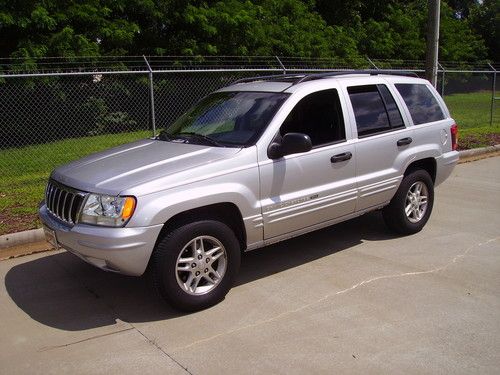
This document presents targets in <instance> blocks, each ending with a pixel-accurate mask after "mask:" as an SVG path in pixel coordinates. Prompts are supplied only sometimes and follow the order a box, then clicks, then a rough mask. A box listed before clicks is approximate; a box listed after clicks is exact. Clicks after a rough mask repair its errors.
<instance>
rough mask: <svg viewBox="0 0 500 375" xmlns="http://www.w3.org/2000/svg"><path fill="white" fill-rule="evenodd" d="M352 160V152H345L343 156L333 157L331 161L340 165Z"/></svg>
mask: <svg viewBox="0 0 500 375" xmlns="http://www.w3.org/2000/svg"><path fill="white" fill-rule="evenodd" d="M350 158H352V154H351V153H350V152H344V153H342V154H337V155H333V156H332V157H331V158H330V161H331V162H332V163H339V162H341V161H346V160H349V159H350Z"/></svg>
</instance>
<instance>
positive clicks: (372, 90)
mask: <svg viewBox="0 0 500 375" xmlns="http://www.w3.org/2000/svg"><path fill="white" fill-rule="evenodd" d="M347 91H348V92H349V98H350V99H351V103H352V107H353V109H354V116H355V117H356V126H357V128H358V136H359V137H361V136H364V135H368V134H373V133H378V132H381V131H385V130H390V129H391V124H390V122H389V116H388V115H387V111H386V110H385V105H384V101H383V100H382V97H381V95H380V93H379V91H378V88H377V86H376V85H368V86H354V87H349V88H348V89H347Z"/></svg>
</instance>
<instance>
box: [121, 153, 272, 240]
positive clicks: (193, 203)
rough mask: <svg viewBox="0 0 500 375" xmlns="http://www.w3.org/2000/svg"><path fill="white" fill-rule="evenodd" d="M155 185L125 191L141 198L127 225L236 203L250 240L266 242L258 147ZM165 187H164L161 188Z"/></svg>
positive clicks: (146, 224)
mask: <svg viewBox="0 0 500 375" xmlns="http://www.w3.org/2000/svg"><path fill="white" fill-rule="evenodd" d="M154 186H155V187H156V188H157V190H156V191H153V192H150V193H147V194H141V193H142V192H143V191H150V189H151V188H152V186H146V185H144V186H137V187H135V188H133V189H130V190H127V191H124V192H122V194H123V195H135V196H136V197H137V208H136V211H135V213H134V215H133V217H132V219H131V220H130V222H129V223H128V224H127V227H136V226H137V227H142V226H150V225H157V224H164V223H166V222H167V221H168V220H169V219H171V218H172V217H174V216H175V215H177V214H179V213H182V212H185V211H188V210H191V209H195V208H200V207H204V206H208V205H212V204H217V203H232V204H234V205H235V206H236V207H237V208H238V209H239V211H240V213H241V216H242V218H243V222H244V225H245V228H246V232H247V242H248V244H251V243H253V242H258V241H262V238H263V228H262V223H261V220H260V218H261V208H260V205H259V174H258V167H257V155H256V148H255V147H249V148H247V149H245V150H244V151H243V152H241V153H239V154H238V155H237V156H235V157H233V158H230V159H225V160H221V161H218V162H214V163H212V164H211V165H209V166H203V167H198V168H194V169H191V170H190V171H185V172H182V173H179V174H176V175H175V176H171V178H166V179H164V180H163V181H156V182H155V185H154ZM160 186H164V189H158V187H160Z"/></svg>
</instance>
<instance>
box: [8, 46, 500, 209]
mask: <svg viewBox="0 0 500 375" xmlns="http://www.w3.org/2000/svg"><path fill="white" fill-rule="evenodd" d="M498 67H499V66H498V65H495V64H491V65H490V64H482V65H478V64H476V65H475V66H470V65H467V64H465V63H460V62H441V63H440V69H439V82H438V87H437V88H438V90H439V91H440V92H441V94H442V95H443V96H444V98H445V100H446V101H447V102H448V104H449V105H450V107H451V110H452V113H453V111H457V114H458V112H463V111H464V112H467V113H466V114H465V115H464V116H465V117H464V118H468V119H467V121H470V126H499V115H498V113H497V111H495V104H496V100H495V97H496V96H495V95H496V94H495V91H496V87H495V86H496V82H497V79H496V78H497V77H496V74H497V70H498ZM423 68H424V62H423V61H399V60H376V59H370V58H358V59H353V60H349V61H344V60H335V59H304V58H300V59H299V58H290V57H277V56H268V57H260V56H254V57H231V56H226V57H220V56H219V57H197V58H193V57H189V58H188V57H176V56H167V57H165V56H162V57H144V56H136V57H126V58H125V57H112V58H100V59H99V60H96V59H95V58H79V60H67V59H44V60H39V61H32V62H26V61H25V60H13V59H0V175H1V176H2V179H12V181H13V183H14V184H16V183H18V184H22V183H23V181H24V180H25V179H29V178H30V177H29V176H32V175H33V174H36V176H37V178H40V179H45V178H46V177H47V174H48V173H49V171H50V170H51V169H52V168H54V167H55V166H57V165H59V164H61V163H65V162H67V161H69V160H72V159H75V158H78V157H81V156H84V155H86V154H88V153H91V152H95V151H98V150H101V149H104V148H108V147H111V146H115V145H118V144H121V143H125V142H129V141H132V140H135V139H138V138H143V137H146V136H151V135H153V134H156V133H157V132H158V131H159V130H160V129H162V128H165V127H166V126H168V125H169V124H170V123H172V122H173V121H174V120H175V119H176V118H177V117H178V116H179V115H181V114H182V113H184V112H185V111H186V110H187V109H188V108H189V107H190V106H192V105H193V104H194V103H195V102H197V101H198V100H199V99H200V98H202V97H203V96H205V95H207V94H208V93H210V92H212V91H214V90H216V89H218V88H220V87H223V86H226V85H228V84H230V83H231V82H233V81H235V80H237V79H240V78H245V77H250V76H258V75H269V74H281V73H294V72H297V73H299V72H319V71H333V70H352V69H374V70H375V69H393V70H405V71H412V72H416V73H417V74H419V75H420V76H423V74H424V69H423ZM30 173H31V175H30ZM0 194H2V191H1V185H0ZM0 199H1V198H0ZM0 203H1V202H0ZM0 208H1V204H0Z"/></svg>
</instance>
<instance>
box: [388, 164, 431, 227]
mask: <svg viewBox="0 0 500 375" xmlns="http://www.w3.org/2000/svg"><path fill="white" fill-rule="evenodd" d="M419 187H420V193H419V194H417V191H418V188H419ZM425 196H426V197H427V199H426V203H423V201H424V200H423V199H422V198H423V197H425ZM433 204H434V184H433V182H432V179H431V176H430V175H429V173H427V171H425V170H416V171H413V172H411V173H409V174H408V175H406V176H405V177H404V178H403V181H401V185H400V186H399V188H398V191H397V192H396V194H395V195H394V197H393V198H392V200H391V202H390V203H389V205H388V206H386V207H384V209H383V210H382V214H383V217H384V221H385V223H386V224H387V226H388V227H389V228H390V229H391V230H393V231H395V232H397V233H400V234H414V233H417V232H420V231H421V230H422V228H423V227H424V226H425V224H426V223H427V221H428V220H429V217H430V215H431V212H432V206H433ZM408 207H409V208H410V209H409V214H407V212H406V210H407V208H408Z"/></svg>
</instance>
